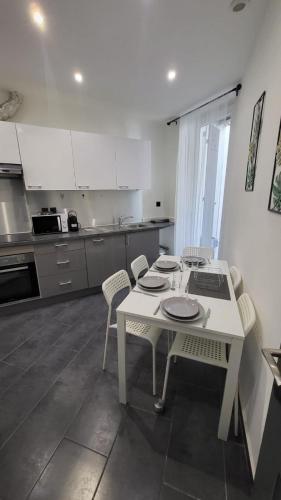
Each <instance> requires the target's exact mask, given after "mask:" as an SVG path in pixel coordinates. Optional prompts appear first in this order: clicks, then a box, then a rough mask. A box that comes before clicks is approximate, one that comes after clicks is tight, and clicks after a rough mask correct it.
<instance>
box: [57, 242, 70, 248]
mask: <svg viewBox="0 0 281 500" xmlns="http://www.w3.org/2000/svg"><path fill="white" fill-rule="evenodd" d="M55 247H57V248H59V247H68V243H55Z"/></svg>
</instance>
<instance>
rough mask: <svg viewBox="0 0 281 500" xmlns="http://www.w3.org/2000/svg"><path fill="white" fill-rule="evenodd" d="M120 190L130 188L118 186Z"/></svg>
mask: <svg viewBox="0 0 281 500" xmlns="http://www.w3.org/2000/svg"><path fill="white" fill-rule="evenodd" d="M118 187H119V189H129V186H118Z"/></svg>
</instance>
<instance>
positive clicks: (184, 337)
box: [161, 293, 256, 436]
mask: <svg viewBox="0 0 281 500" xmlns="http://www.w3.org/2000/svg"><path fill="white" fill-rule="evenodd" d="M237 304H238V308H239V312H240V316H241V320H242V324H243V329H244V332H245V335H247V334H248V333H249V332H250V330H251V329H252V328H253V326H254V324H255V321H256V313H255V308H254V306H253V303H252V301H251V299H250V297H249V295H248V294H247V293H243V294H242V295H241V296H240V297H239V299H238V301H237ZM173 356H179V357H181V358H185V359H194V360H196V361H200V362H201V363H206V364H209V365H214V366H220V367H221V368H226V369H227V368H228V360H227V351H226V344H225V343H224V342H220V341H218V340H212V339H206V338H203V337H196V336H195V335H190V334H182V333H177V334H176V338H175V340H174V342H173V345H172V347H171V349H170V351H169V353H168V358H167V364H166V373H165V379H164V387H163V393H162V400H161V405H162V407H163V408H164V403H165V398H166V391H167V385H168V377H169V370H170V362H171V358H172V357H173ZM234 432H235V435H236V436H237V434H238V387H237V391H236V395H235V400H234Z"/></svg>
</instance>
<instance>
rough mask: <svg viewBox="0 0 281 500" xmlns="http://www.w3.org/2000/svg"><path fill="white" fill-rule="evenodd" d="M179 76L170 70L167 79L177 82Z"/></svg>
mask: <svg viewBox="0 0 281 500" xmlns="http://www.w3.org/2000/svg"><path fill="white" fill-rule="evenodd" d="M176 76H177V72H176V71H175V70H174V69H170V70H169V71H168V73H167V79H168V80H169V81H170V82H172V81H173V80H175V78H176Z"/></svg>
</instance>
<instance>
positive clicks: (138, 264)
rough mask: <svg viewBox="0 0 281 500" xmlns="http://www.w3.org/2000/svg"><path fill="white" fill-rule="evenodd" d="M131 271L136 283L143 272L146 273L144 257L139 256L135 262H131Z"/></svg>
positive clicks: (145, 259)
mask: <svg viewBox="0 0 281 500" xmlns="http://www.w3.org/2000/svg"><path fill="white" fill-rule="evenodd" d="M131 269H132V273H133V276H134V278H135V281H138V279H139V276H140V274H141V273H143V272H144V271H148V269H149V265H148V262H147V258H146V256H145V255H140V256H139V257H137V258H136V259H135V260H133V262H132V263H131Z"/></svg>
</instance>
